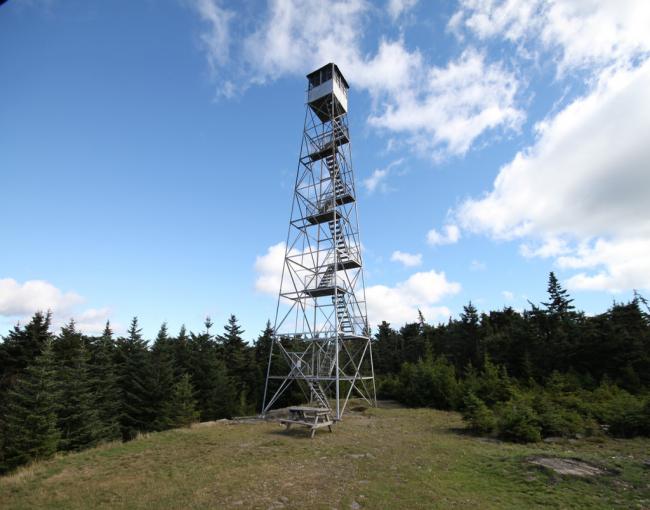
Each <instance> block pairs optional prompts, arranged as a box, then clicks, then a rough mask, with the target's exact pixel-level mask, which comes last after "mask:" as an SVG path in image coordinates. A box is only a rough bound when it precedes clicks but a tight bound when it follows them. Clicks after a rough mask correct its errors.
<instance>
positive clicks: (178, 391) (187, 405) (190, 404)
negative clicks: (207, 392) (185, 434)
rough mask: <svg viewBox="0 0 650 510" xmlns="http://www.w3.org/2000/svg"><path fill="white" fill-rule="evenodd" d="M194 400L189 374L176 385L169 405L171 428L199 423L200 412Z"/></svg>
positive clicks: (184, 375)
mask: <svg viewBox="0 0 650 510" xmlns="http://www.w3.org/2000/svg"><path fill="white" fill-rule="evenodd" d="M196 406H197V402H196V400H195V398H194V387H193V386H192V381H191V379H190V376H189V374H183V375H182V376H181V378H180V379H179V380H178V382H177V383H176V384H174V387H173V390H172V394H171V400H170V405H169V410H170V413H169V425H170V426H171V427H189V426H190V425H191V424H192V423H194V422H196V421H198V419H199V414H200V413H199V411H198V410H197V408H196Z"/></svg>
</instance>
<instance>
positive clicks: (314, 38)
mask: <svg viewBox="0 0 650 510" xmlns="http://www.w3.org/2000/svg"><path fill="white" fill-rule="evenodd" d="M195 4H196V5H197V8H200V10H199V12H201V16H202V18H203V19H204V20H206V21H207V22H208V23H209V24H210V26H211V30H210V31H209V32H208V36H206V37H207V39H208V42H209V44H208V43H207V42H206V44H205V49H206V51H207V52H208V59H209V64H210V66H211V68H219V69H223V70H224V71H225V72H224V73H222V75H223V76H228V78H227V79H222V78H221V77H219V73H215V74H216V75H217V80H218V82H219V87H220V91H221V92H222V93H224V94H227V95H228V94H231V93H232V92H233V91H234V90H235V89H236V90H240V91H243V90H246V88H247V87H249V86H251V85H256V84H262V83H266V82H269V81H273V80H276V79H278V78H280V77H283V76H286V75H293V76H304V74H305V71H306V70H311V69H315V68H317V67H319V66H321V65H323V64H324V63H326V62H332V61H333V62H336V63H337V64H338V65H339V67H340V68H341V69H342V71H343V73H344V74H345V76H346V78H347V79H348V81H349V82H350V83H351V84H352V86H353V87H355V88H357V89H361V90H365V91H367V92H368V93H369V94H370V96H371V98H372V104H373V112H372V114H371V115H370V116H369V118H368V122H369V123H370V125H372V126H374V127H376V128H379V129H382V130H385V131H387V132H389V133H393V134H401V135H403V137H404V140H405V142H406V143H408V144H409V145H410V146H411V147H413V148H414V149H415V150H417V151H418V152H421V153H424V154H428V155H432V156H433V157H435V158H440V157H444V156H446V155H450V154H452V155H459V154H463V153H465V152H466V151H467V150H469V148H470V147H471V146H472V144H473V143H474V142H475V141H476V139H477V138H478V137H480V136H481V135H483V134H484V133H488V132H491V131H495V130H506V131H507V130H517V129H518V128H519V126H520V124H521V122H522V120H523V118H524V114H523V112H522V111H521V109H519V108H518V107H517V105H516V97H515V96H516V94H517V91H518V89H519V82H518V80H517V78H516V76H515V75H514V74H513V73H511V72H509V71H508V70H507V69H505V67H504V66H503V65H502V64H499V63H490V62H487V60H486V58H485V55H484V54H482V53H480V52H477V51H475V50H472V49H467V50H466V51H465V52H464V53H462V55H460V56H459V57H458V58H456V59H453V60H452V61H450V62H449V63H448V64H447V65H444V66H436V65H432V64H430V63H428V62H427V61H426V59H425V58H424V56H423V55H422V53H421V52H420V51H419V50H418V49H417V48H415V49H409V48H407V47H406V44H405V42H404V40H403V39H402V38H397V39H395V40H388V39H385V38H381V39H379V40H377V41H374V43H375V45H376V50H374V51H370V52H368V51H367V50H366V49H364V46H363V45H362V42H363V41H364V37H365V36H366V35H367V34H366V33H365V32H364V29H365V27H366V26H367V24H368V20H369V19H371V18H372V16H373V15H376V11H375V10H374V9H372V7H371V6H370V4H369V3H368V2H365V1H364V0H351V1H347V0H346V1H342V0H341V1H332V2H327V3H323V2H312V1H308V0H283V1H281V0H272V1H270V2H269V3H268V8H267V9H266V10H262V19H261V20H259V22H258V23H243V22H242V21H241V20H238V21H239V22H240V24H239V25H237V33H238V34H240V35H241V37H238V38H237V41H226V40H225V39H227V37H228V33H229V32H228V30H229V28H228V27H229V26H230V25H229V23H231V22H234V20H235V19H236V18H233V17H232V16H231V13H230V12H229V11H226V10H225V9H223V8H221V7H219V6H218V4H217V3H216V1H215V0H195ZM413 5H414V2H413V1H408V0H402V1H396V2H391V3H390V4H389V12H391V13H394V14H395V15H397V16H399V15H400V14H402V13H404V12H405V11H406V10H408V9H410V8H411V7H413ZM231 18H232V19H231ZM251 27H253V28H252V29H251ZM228 43H229V44H228ZM232 80H236V82H237V85H236V87H235V86H234V83H233V81H232ZM379 172H380V173H378V174H377V175H376V176H375V177H376V178H377V179H379V180H380V179H381V178H382V174H381V172H382V171H381V170H380V171H379ZM372 182H374V181H372V180H371V181H370V183H369V185H370V186H372Z"/></svg>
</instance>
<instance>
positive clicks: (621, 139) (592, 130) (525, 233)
mask: <svg viewBox="0 0 650 510" xmlns="http://www.w3.org/2000/svg"><path fill="white" fill-rule="evenodd" d="M648 90H650V59H649V60H646V61H645V62H642V63H640V64H639V66H638V67H636V68H616V69H608V70H605V71H603V72H602V73H601V74H600V75H599V78H598V80H597V82H596V83H595V85H594V88H593V90H592V91H591V92H589V93H588V94H586V95H585V96H584V97H580V98H578V99H576V100H574V101H573V102H572V103H570V104H569V105H567V106H566V107H565V108H564V109H563V110H561V111H560V112H559V113H557V114H556V115H555V116H554V117H551V118H549V119H547V120H546V121H544V122H542V123H540V124H539V125H538V126H537V141H536V142H535V143H534V145H533V146H531V147H529V148H527V149H526V150H524V151H522V152H520V153H518V154H517V155H516V156H515V158H514V159H513V160H512V161H511V162H510V163H508V164H507V165H505V166H504V167H502V168H501V170H500V171H499V175H498V176H497V178H496V180H495V182H494V187H493V189H492V191H490V192H489V193H487V194H486V195H485V196H483V197H482V198H478V199H471V200H467V201H466V202H464V203H463V204H462V205H461V206H460V207H459V209H458V211H457V219H458V220H459V222H460V224H461V226H462V227H463V228H465V229H467V230H472V231H476V232H485V233H487V234H489V235H491V236H492V237H494V238H501V239H513V238H518V237H526V238H528V239H533V240H541V243H542V245H541V248H538V249H532V248H525V249H523V253H524V254H525V255H529V256H553V257H557V256H561V258H560V259H558V262H559V263H560V264H562V265H563V266H564V267H572V268H577V267H579V266H580V267H585V268H590V269H591V270H592V271H594V273H592V274H591V275H589V274H587V273H584V274H580V275H576V276H575V277H574V278H570V279H569V284H570V285H571V286H572V287H573V288H585V289H596V288H598V289H609V290H620V289H629V288H631V287H639V288H641V287H643V288H650V276H649V275H650V272H649V271H648V266H647V262H646V259H647V258H648V257H647V254H648V253H650V251H649V250H648V248H649V245H648V241H647V240H648V239H649V238H650V201H649V200H648V196H650V172H648V161H650V144H649V143H648V133H650V101H648ZM549 240H551V241H550V244H549Z"/></svg>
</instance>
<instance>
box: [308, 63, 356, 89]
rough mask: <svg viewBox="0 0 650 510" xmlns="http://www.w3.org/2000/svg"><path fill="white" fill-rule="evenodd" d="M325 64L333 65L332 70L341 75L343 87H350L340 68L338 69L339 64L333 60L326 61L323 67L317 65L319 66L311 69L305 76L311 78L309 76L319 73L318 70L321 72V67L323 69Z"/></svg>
mask: <svg viewBox="0 0 650 510" xmlns="http://www.w3.org/2000/svg"><path fill="white" fill-rule="evenodd" d="M327 66H334V72H335V73H337V74H338V75H339V76H340V77H341V79H342V80H343V83H344V84H345V87H346V88H348V89H349V88H350V85H348V81H347V80H346V79H345V76H343V73H342V72H341V70H340V69H339V66H337V65H336V64H335V63H334V62H328V63H327V64H325V65H324V66H323V67H319V68H318V69H316V70H315V71H312V72H311V73H309V74H308V75H307V78H311V77H312V76H314V75H315V74H318V73H320V72H321V71H322V70H323V69H325V68H326V67H327Z"/></svg>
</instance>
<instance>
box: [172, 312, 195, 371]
mask: <svg viewBox="0 0 650 510" xmlns="http://www.w3.org/2000/svg"><path fill="white" fill-rule="evenodd" d="M171 344H172V353H173V357H174V377H175V378H176V379H177V380H178V379H180V376H181V375H183V374H188V373H190V372H191V370H192V366H191V364H192V352H191V347H190V336H189V335H188V334H187V329H185V324H183V325H182V326H181V329H180V331H179V332H178V336H176V337H175V338H172V339H171Z"/></svg>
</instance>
